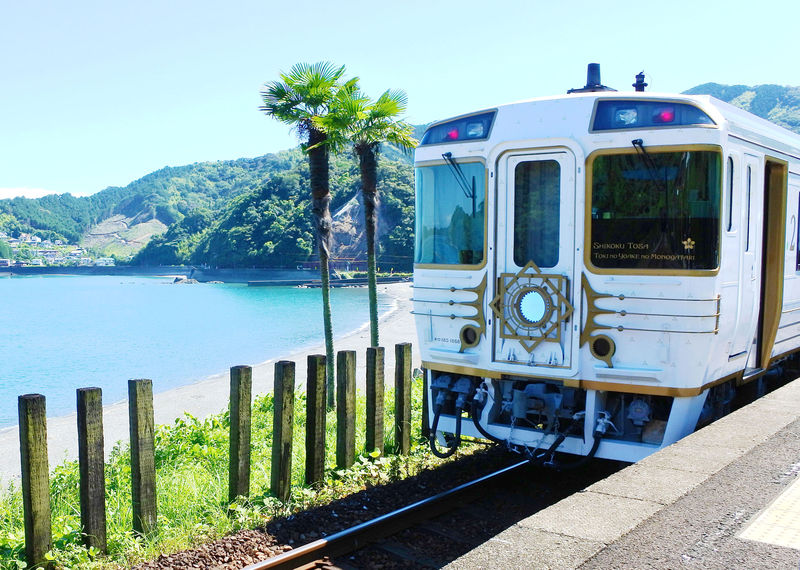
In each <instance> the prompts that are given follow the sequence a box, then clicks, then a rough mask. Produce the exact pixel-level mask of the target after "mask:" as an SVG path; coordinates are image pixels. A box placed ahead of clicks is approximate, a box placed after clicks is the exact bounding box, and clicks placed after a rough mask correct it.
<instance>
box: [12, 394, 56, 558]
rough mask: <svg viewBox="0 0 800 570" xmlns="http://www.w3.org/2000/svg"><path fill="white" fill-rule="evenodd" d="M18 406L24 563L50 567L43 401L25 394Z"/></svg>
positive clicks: (49, 527)
mask: <svg viewBox="0 0 800 570" xmlns="http://www.w3.org/2000/svg"><path fill="white" fill-rule="evenodd" d="M17 405H18V410H19V452H20V463H21V467H22V509H23V517H24V523H25V560H26V561H27V562H28V566H29V567H31V568H33V567H43V568H50V567H52V564H51V563H50V562H48V561H47V560H45V554H46V553H47V551H48V550H50V547H51V543H52V529H51V526H50V475H49V473H50V468H49V465H48V463H47V417H46V416H47V413H46V406H45V398H44V396H42V395H41V394H25V395H24V396H20V397H19V398H18V400H17Z"/></svg>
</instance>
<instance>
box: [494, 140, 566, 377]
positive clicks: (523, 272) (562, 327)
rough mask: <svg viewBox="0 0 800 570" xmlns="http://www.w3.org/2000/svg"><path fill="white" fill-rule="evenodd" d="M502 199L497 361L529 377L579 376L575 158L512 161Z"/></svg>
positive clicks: (507, 159) (504, 166) (502, 167)
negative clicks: (574, 305) (575, 315)
mask: <svg viewBox="0 0 800 570" xmlns="http://www.w3.org/2000/svg"><path fill="white" fill-rule="evenodd" d="M497 192H498V196H497V226H496V227H497V235H496V244H497V252H496V255H495V259H496V267H495V271H496V279H495V290H494V291H493V299H492V301H491V303H490V306H491V310H492V312H493V313H494V323H495V326H494V343H493V360H494V361H495V362H498V363H505V364H509V365H512V366H515V367H516V366H518V367H519V368H520V370H519V372H520V373H523V374H524V373H530V374H534V375H535V374H545V373H546V374H551V375H559V373H558V372H557V371H559V370H560V371H561V373H563V375H565V376H566V375H569V374H573V373H574V372H575V369H576V366H577V362H576V360H577V359H576V357H575V352H576V350H577V340H578V339H577V332H576V331H575V330H574V329H575V327H574V326H573V323H574V320H575V319H574V318H573V314H574V312H575V310H574V307H573V294H574V291H575V290H576V289H577V287H576V285H575V250H574V244H575V157H574V155H573V154H572V153H571V152H570V151H568V150H566V149H564V150H557V151H546V152H541V153H514V154H508V155H505V156H504V157H503V158H501V160H500V164H499V165H498V185H497Z"/></svg>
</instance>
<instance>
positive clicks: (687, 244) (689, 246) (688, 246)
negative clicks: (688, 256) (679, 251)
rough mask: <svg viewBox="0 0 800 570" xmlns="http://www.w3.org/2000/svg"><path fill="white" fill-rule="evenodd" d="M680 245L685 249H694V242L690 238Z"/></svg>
mask: <svg viewBox="0 0 800 570" xmlns="http://www.w3.org/2000/svg"><path fill="white" fill-rule="evenodd" d="M681 243H682V244H683V247H685V248H686V249H694V244H695V241H694V240H693V239H692V238H686V239H685V240H683V241H682V242H681Z"/></svg>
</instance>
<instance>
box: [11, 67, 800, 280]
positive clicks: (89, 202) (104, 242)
mask: <svg viewBox="0 0 800 570" xmlns="http://www.w3.org/2000/svg"><path fill="white" fill-rule="evenodd" d="M684 93H685V94H693V95H699V94H704V95H711V96H713V97H716V98H718V99H720V100H722V101H727V102H729V103H731V104H734V105H736V106H738V107H741V108H743V109H745V110H748V111H750V112H752V113H754V114H755V115H758V116H760V117H763V118H765V119H768V120H771V121H773V122H775V123H776V124H779V125H781V126H784V127H786V128H788V129H790V130H793V131H794V132H797V133H800V87H791V86H781V85H775V84H765V85H758V86H755V87H751V86H747V85H723V84H719V83H713V82H709V83H704V84H702V85H698V86H696V87H692V88H691V89H688V90H686V91H684ZM424 129H425V126H424V125H419V126H416V127H415V133H414V134H415V137H416V138H418V139H419V138H421V136H422V133H423V132H424ZM378 176H379V188H380V190H381V197H382V202H383V205H382V207H381V209H380V210H379V214H380V224H379V228H380V230H379V231H380V235H379V240H378V244H379V259H381V260H382V263H384V264H386V263H388V264H389V265H390V266H392V267H394V268H396V269H400V268H410V267H411V265H412V261H411V252H412V251H413V243H414V242H413V232H414V178H413V170H412V164H411V158H410V156H409V155H407V154H404V153H402V152H401V151H400V150H399V149H396V148H394V147H391V146H387V147H385V148H383V149H382V153H381V155H380V162H379V171H378ZM331 194H332V203H331V211H332V212H333V228H334V242H335V245H334V248H333V255H334V256H337V257H345V258H358V257H359V256H362V255H363V251H364V237H363V232H364V229H363V216H362V215H361V214H360V209H359V208H360V179H359V171H358V165H357V162H356V160H355V158H354V157H353V156H352V154H351V153H347V154H342V155H339V156H332V157H331ZM309 195H310V191H309V188H308V164H307V160H306V158H305V156H304V155H303V154H302V152H301V151H300V149H299V148H294V149H289V150H284V151H280V152H277V153H268V154H264V155H262V156H258V157H254V158H237V159H230V160H219V161H209V162H196V163H193V164H188V165H182V166H166V167H164V168H161V169H158V170H155V171H153V172H150V173H148V174H146V175H145V176H143V177H141V178H139V179H137V180H134V181H133V182H131V183H130V184H128V185H127V186H125V187H119V186H110V187H107V188H105V189H103V190H101V191H99V192H97V193H95V194H92V195H90V196H85V197H74V196H72V195H71V194H61V195H50V196H45V197H43V198H36V199H27V198H13V199H6V200H0V230H2V231H5V232H6V233H9V234H10V235H14V234H19V233H22V232H26V233H33V234H36V235H38V236H39V237H41V238H43V239H45V238H51V239H62V240H66V241H70V242H73V243H79V244H80V245H82V246H84V247H86V248H90V249H92V250H94V251H96V252H97V253H98V254H100V255H113V256H115V257H117V259H118V260H126V259H128V258H130V256H134V257H133V259H132V262H133V263H135V264H143V265H159V264H161V265H179V264H188V263H192V264H203V265H211V266H220V267H275V266H295V265H296V264H298V263H302V262H305V261H308V260H309V259H310V258H311V257H313V255H314V252H315V248H314V245H313V243H314V232H313V228H312V225H311V215H310V205H309V203H308V202H309V201H308V196H309Z"/></svg>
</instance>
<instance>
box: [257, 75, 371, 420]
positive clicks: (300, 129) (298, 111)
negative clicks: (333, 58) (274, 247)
mask: <svg viewBox="0 0 800 570" xmlns="http://www.w3.org/2000/svg"><path fill="white" fill-rule="evenodd" d="M344 72H345V68H344V66H342V67H338V68H337V67H335V66H334V65H333V64H331V63H330V62H319V63H314V64H308V63H298V64H295V65H294V66H293V67H292V69H291V70H290V71H289V73H281V79H280V80H279V81H271V82H269V83H266V84H265V85H264V87H263V89H262V90H261V97H262V99H263V101H264V105H263V106H261V107H260V110H262V111H264V112H265V113H266V114H267V115H268V116H270V117H272V118H274V119H277V120H278V121H281V122H282V123H286V124H288V125H291V126H292V127H294V128H295V129H297V133H298V135H299V136H300V137H301V139H304V142H303V144H302V148H303V151H304V152H305V153H306V154H308V166H309V173H310V185H311V197H312V211H313V214H314V222H315V226H316V230H317V247H318V249H319V272H320V279H321V280H322V314H323V325H324V329H325V354H326V357H327V358H326V360H327V362H326V364H327V395H328V406H329V407H333V406H334V370H333V365H334V360H333V327H332V324H331V301H330V270H329V266H328V258H329V254H330V241H331V212H330V202H331V194H330V186H329V173H328V145H327V144H326V142H327V139H328V135H327V133H326V131H325V129H324V128H322V127H320V126H318V125H317V124H316V123H315V122H314V120H315V119H320V118H322V117H325V116H326V115H327V114H328V113H329V112H330V111H331V105H332V104H333V103H334V102H335V101H336V100H337V95H338V94H339V92H340V91H341V90H344V91H347V92H350V91H353V90H355V89H356V85H357V84H358V78H354V79H351V80H349V81H347V82H345V83H341V79H342V76H343V75H344Z"/></svg>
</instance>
